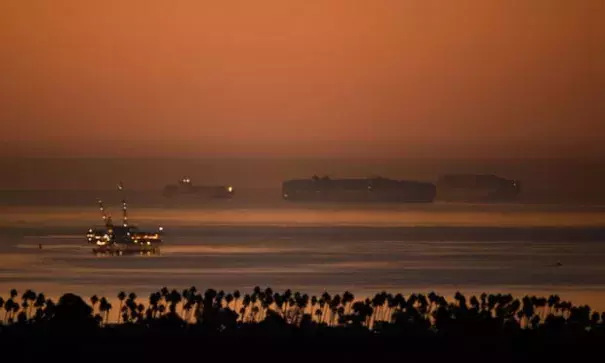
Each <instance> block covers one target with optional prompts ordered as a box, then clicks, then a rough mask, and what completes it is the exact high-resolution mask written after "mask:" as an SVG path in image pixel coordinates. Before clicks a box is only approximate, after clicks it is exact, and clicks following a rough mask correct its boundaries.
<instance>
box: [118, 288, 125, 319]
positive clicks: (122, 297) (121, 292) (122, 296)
mask: <svg viewBox="0 0 605 363" xmlns="http://www.w3.org/2000/svg"><path fill="white" fill-rule="evenodd" d="M124 299H126V293H125V292H124V291H120V292H119V293H118V300H120V306H119V308H118V324H119V323H120V317H121V315H122V308H123V306H124Z"/></svg>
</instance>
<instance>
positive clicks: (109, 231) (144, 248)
mask: <svg viewBox="0 0 605 363" xmlns="http://www.w3.org/2000/svg"><path fill="white" fill-rule="evenodd" d="M123 189H124V188H123V186H122V183H120V184H119V185H118V190H119V191H122V190H123ZM98 203H99V209H100V211H101V217H102V219H103V224H104V227H103V228H91V229H89V230H88V233H87V234H86V239H87V241H88V243H90V244H92V245H94V247H93V252H94V253H97V254H110V255H122V254H125V253H142V254H156V253H159V249H160V245H161V244H162V234H163V230H164V229H163V228H162V227H159V228H158V231H157V232H145V231H141V230H139V229H138V227H136V226H134V225H130V224H129V223H128V206H127V204H126V200H125V199H122V224H121V225H118V226H116V225H114V223H113V220H112V218H111V215H108V214H107V212H106V210H105V207H104V205H103V201H102V200H99V201H98Z"/></svg>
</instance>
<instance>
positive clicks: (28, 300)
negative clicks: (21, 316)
mask: <svg viewBox="0 0 605 363" xmlns="http://www.w3.org/2000/svg"><path fill="white" fill-rule="evenodd" d="M37 296H38V295H37V294H36V293H35V292H33V291H32V290H26V291H25V292H24V293H23V296H21V299H22V300H23V304H22V305H23V309H24V310H25V313H26V317H28V318H29V317H30V316H31V309H32V305H33V302H34V300H36V297H37Z"/></svg>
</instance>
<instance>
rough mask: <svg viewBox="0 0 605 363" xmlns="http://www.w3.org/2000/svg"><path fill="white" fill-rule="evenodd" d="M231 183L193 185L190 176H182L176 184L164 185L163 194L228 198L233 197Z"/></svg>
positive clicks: (169, 196)
mask: <svg viewBox="0 0 605 363" xmlns="http://www.w3.org/2000/svg"><path fill="white" fill-rule="evenodd" d="M233 193H234V190H233V187H232V186H231V185H217V186H197V185H193V182H192V181H191V179H190V178H183V179H181V180H179V181H178V183H177V184H170V185H166V186H165V187H164V190H163V193H162V194H163V195H164V197H166V198H174V197H178V196H190V197H196V198H204V199H229V198H232V197H233Z"/></svg>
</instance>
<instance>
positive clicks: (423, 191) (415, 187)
mask: <svg viewBox="0 0 605 363" xmlns="http://www.w3.org/2000/svg"><path fill="white" fill-rule="evenodd" d="M435 196H436V186H435V185H434V184H432V183H429V182H422V181H413V180H393V179H388V178H382V177H377V178H357V179H355V178H353V179H330V178H329V177H327V176H326V177H323V178H320V177H318V176H316V175H315V176H313V177H312V178H311V179H293V180H287V181H284V182H283V183H282V197H283V198H284V199H285V200H289V201H300V202H304V201H309V202H355V203H368V202H380V203H431V202H433V200H434V199H435Z"/></svg>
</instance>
